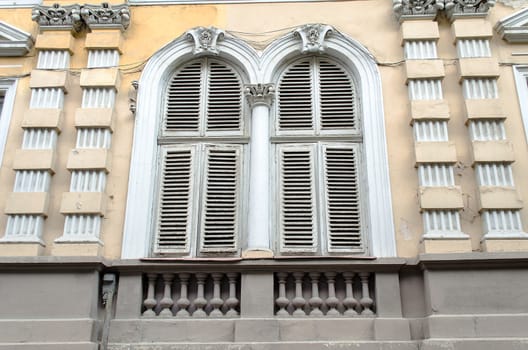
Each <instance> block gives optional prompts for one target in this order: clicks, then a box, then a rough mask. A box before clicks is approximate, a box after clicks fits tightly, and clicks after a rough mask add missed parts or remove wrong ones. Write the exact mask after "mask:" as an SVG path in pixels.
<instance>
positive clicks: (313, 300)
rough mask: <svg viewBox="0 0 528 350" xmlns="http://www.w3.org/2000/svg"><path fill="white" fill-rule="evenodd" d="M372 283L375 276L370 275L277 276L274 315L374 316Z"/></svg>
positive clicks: (366, 273) (284, 274)
mask: <svg viewBox="0 0 528 350" xmlns="http://www.w3.org/2000/svg"><path fill="white" fill-rule="evenodd" d="M373 280H374V274H373V273H369V272H359V273H355V272H343V273H337V272H325V273H320V272H309V273H305V272H293V273H286V272H279V273H276V274H275V315H276V316H293V317H305V316H310V317H323V316H324V317H339V316H358V315H361V316H369V315H374V314H375V312H374V311H375V310H374V307H375V305H374V299H373V297H372V296H371V293H373V291H374V288H373V284H374V283H373Z"/></svg>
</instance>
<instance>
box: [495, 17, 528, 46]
mask: <svg viewBox="0 0 528 350" xmlns="http://www.w3.org/2000/svg"><path fill="white" fill-rule="evenodd" d="M495 30H496V31H497V33H499V34H500V36H501V38H502V39H504V40H506V41H507V42H509V43H528V9H524V10H521V11H519V12H517V13H514V14H513V15H511V16H508V17H506V18H503V19H501V20H500V21H498V22H497V24H496V25H495Z"/></svg>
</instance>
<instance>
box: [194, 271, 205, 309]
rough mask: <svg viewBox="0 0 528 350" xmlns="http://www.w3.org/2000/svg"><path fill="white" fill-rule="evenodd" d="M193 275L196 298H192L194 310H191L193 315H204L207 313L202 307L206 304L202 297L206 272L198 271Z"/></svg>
mask: <svg viewBox="0 0 528 350" xmlns="http://www.w3.org/2000/svg"><path fill="white" fill-rule="evenodd" d="M195 276H196V284H197V286H198V287H197V291H196V299H194V306H196V310H194V312H193V317H206V316H207V314H206V313H205V311H204V307H205V305H207V300H205V298H204V285H205V279H206V278H207V274H205V273H201V272H200V273H197V274H196V275H195Z"/></svg>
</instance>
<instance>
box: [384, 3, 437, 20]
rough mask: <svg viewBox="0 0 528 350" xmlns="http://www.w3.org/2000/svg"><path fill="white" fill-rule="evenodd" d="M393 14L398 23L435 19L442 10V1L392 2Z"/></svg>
mask: <svg viewBox="0 0 528 350" xmlns="http://www.w3.org/2000/svg"><path fill="white" fill-rule="evenodd" d="M392 4H393V6H392V8H393V10H394V14H395V15H396V18H398V20H399V21H400V22H402V21H405V20H406V19H435V18H436V15H437V14H438V11H439V10H442V9H443V8H444V0H393V2H392Z"/></svg>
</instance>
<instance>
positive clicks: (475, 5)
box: [445, 0, 495, 21]
mask: <svg viewBox="0 0 528 350" xmlns="http://www.w3.org/2000/svg"><path fill="white" fill-rule="evenodd" d="M493 6H495V0H446V2H445V10H446V15H447V18H449V19H450V20H451V21H453V20H455V19H457V18H468V17H470V18H471V17H473V18H475V17H476V18H482V17H486V16H487V15H488V11H489V9H490V8H492V7H493Z"/></svg>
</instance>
